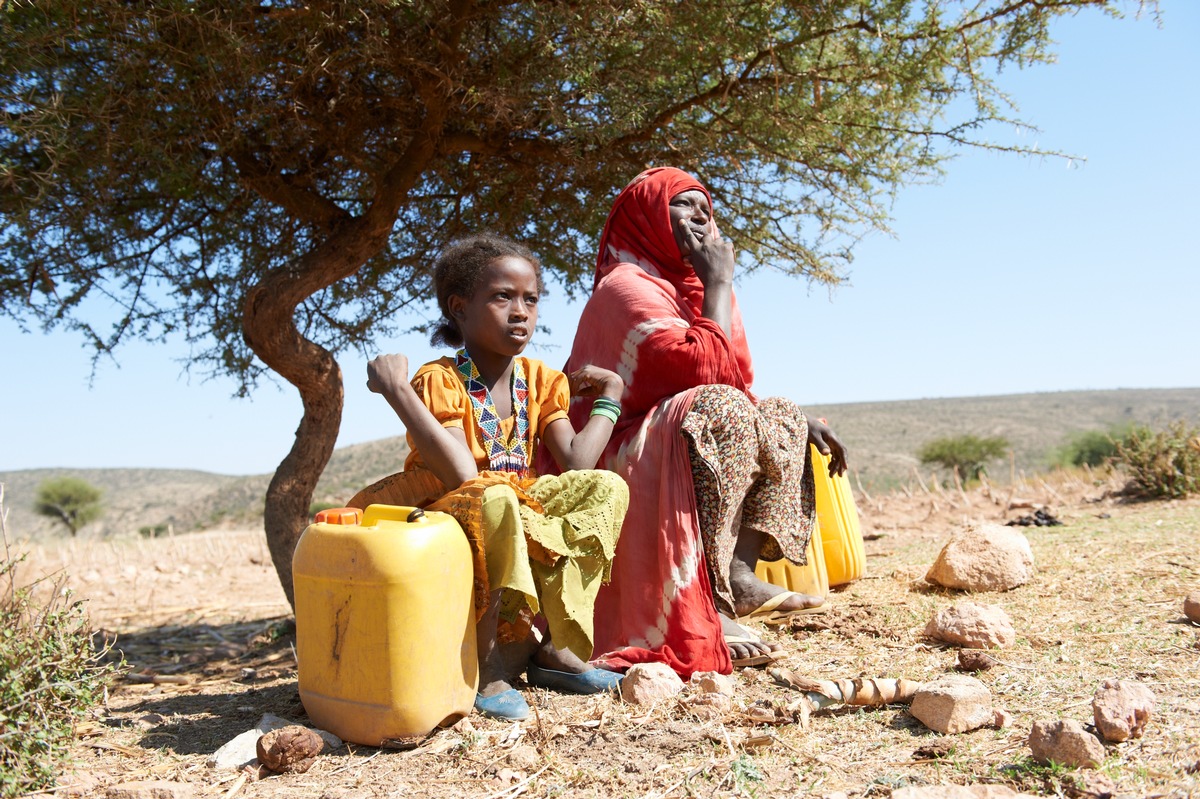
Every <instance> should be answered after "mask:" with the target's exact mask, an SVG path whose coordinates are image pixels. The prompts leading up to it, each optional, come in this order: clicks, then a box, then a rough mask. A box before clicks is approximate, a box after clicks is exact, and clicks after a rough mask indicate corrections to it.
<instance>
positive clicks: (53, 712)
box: [0, 486, 115, 799]
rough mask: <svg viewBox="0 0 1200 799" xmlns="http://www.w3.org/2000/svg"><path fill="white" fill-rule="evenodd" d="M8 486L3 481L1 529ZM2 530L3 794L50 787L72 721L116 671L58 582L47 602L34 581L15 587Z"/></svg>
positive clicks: (68, 740)
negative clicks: (104, 661)
mask: <svg viewBox="0 0 1200 799" xmlns="http://www.w3.org/2000/svg"><path fill="white" fill-rule="evenodd" d="M2 526H3V487H2V486H0V528H2ZM22 559H23V558H21V557H13V556H12V555H11V554H10V552H9V549H8V537H7V534H5V536H4V562H3V564H2V565H0V586H4V594H3V596H2V597H0V674H2V675H4V677H3V679H0V797H2V798H3V799H8V797H15V796H21V795H24V794H27V793H30V792H32V791H40V790H43V789H46V788H50V787H52V786H53V785H54V781H55V779H56V778H57V776H58V774H59V773H60V771H61V769H60V767H59V765H60V763H61V762H62V760H64V759H65V757H66V755H67V751H68V747H69V746H70V743H71V740H72V738H73V737H74V724H75V722H76V721H78V720H79V719H81V718H82V717H83V715H84V714H85V713H86V712H87V710H88V708H90V707H92V706H93V705H95V704H97V703H98V702H100V701H101V700H102V699H103V697H104V688H105V686H106V685H107V684H108V681H109V679H110V677H111V675H112V672H113V671H114V668H115V667H114V666H113V665H111V664H102V663H101V656H100V655H98V654H96V653H95V652H94V651H93V650H92V641H91V635H90V631H89V625H88V620H87V616H86V614H85V613H84V610H83V605H82V603H81V602H78V601H73V600H72V599H71V596H70V593H69V592H66V591H64V590H63V586H62V585H61V584H55V585H53V586H52V588H53V589H54V590H53V591H52V592H49V599H48V601H47V604H46V605H45V606H39V605H38V604H37V603H36V602H35V601H34V596H33V593H34V588H35V587H36V586H37V583H34V584H32V585H27V586H24V587H18V585H17V579H16V567H17V565H18V564H19V563H20V562H21V560H22Z"/></svg>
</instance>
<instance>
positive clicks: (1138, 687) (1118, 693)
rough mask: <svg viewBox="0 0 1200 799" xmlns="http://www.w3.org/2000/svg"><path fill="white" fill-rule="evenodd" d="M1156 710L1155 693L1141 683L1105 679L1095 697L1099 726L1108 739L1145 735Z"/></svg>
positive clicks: (1124, 739)
mask: <svg viewBox="0 0 1200 799" xmlns="http://www.w3.org/2000/svg"><path fill="white" fill-rule="evenodd" d="M1153 713H1154V694H1153V693H1152V692H1151V691H1150V689H1149V688H1147V687H1146V686H1144V685H1142V684H1141V683H1140V682H1133V681H1131V680H1105V681H1104V682H1103V683H1102V684H1101V685H1100V687H1099V688H1097V689H1096V694H1095V696H1093V697H1092V716H1093V717H1094V718H1095V720H1096V729H1097V730H1099V731H1100V734H1101V735H1102V736H1104V740H1106V741H1113V742H1119V741H1128V740H1129V739H1130V738H1141V737H1142V730H1144V729H1145V728H1146V722H1148V721H1150V716H1151V715H1152V714H1153Z"/></svg>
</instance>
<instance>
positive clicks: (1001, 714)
mask: <svg viewBox="0 0 1200 799" xmlns="http://www.w3.org/2000/svg"><path fill="white" fill-rule="evenodd" d="M1012 721H1013V716H1012V713H1009V712H1008V711H1007V710H1003V709H1001V708H996V710H995V711H994V712H993V713H992V726H993V727H995V728H996V729H997V730H1003V729H1005V728H1006V727H1011V726H1012Z"/></svg>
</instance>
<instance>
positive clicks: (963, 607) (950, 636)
mask: <svg viewBox="0 0 1200 799" xmlns="http://www.w3.org/2000/svg"><path fill="white" fill-rule="evenodd" d="M925 635H926V636H927V637H929V638H934V639H936V640H938V641H945V642H947V643H950V644H954V645H956V646H965V647H968V648H970V649H1003V648H1004V647H1007V646H1011V645H1012V644H1013V643H1015V642H1016V640H1017V631H1016V629H1014V628H1013V624H1012V620H1011V619H1010V618H1009V617H1008V613H1007V612H1005V610H1004V608H1002V607H1000V606H999V605H981V604H979V603H977V602H970V601H965V602H958V603H956V604H954V605H952V606H951V607H949V608H945V609H943V610H939V611H938V612H937V613H935V614H934V616H933V618H932V619H930V620H929V623H928V624H927V625H925Z"/></svg>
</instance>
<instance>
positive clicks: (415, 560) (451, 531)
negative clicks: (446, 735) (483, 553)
mask: <svg viewBox="0 0 1200 799" xmlns="http://www.w3.org/2000/svg"><path fill="white" fill-rule="evenodd" d="M359 513H361V514H362V515H361V518H360V516H359ZM360 522H361V523H360ZM292 585H293V587H294V589H295V599H296V657H297V660H298V666H299V669H298V670H299V683H300V700H301V702H303V703H304V709H305V710H306V711H307V712H308V716H309V718H310V719H311V720H312V722H313V724H314V725H315V726H317V727H319V728H321V729H324V730H328V731H329V732H332V733H333V734H335V735H337V736H338V737H340V738H342V739H344V740H347V741H352V742H354V743H358V744H365V745H367V746H387V745H400V746H404V745H411V744H412V743H413V742H414V739H417V740H419V739H420V738H423V737H425V736H426V735H428V734H429V732H430V731H431V730H433V728H434V727H437V726H445V725H449V724H453V723H454V722H455V721H457V720H458V719H460V718H462V717H463V716H465V715H467V714H469V713H470V712H471V710H472V709H473V707H474V701H475V691H476V688H477V685H478V682H479V662H478V658H477V653H476V647H475V602H474V596H473V591H472V585H473V573H472V568H471V550H470V545H469V544H468V543H467V538H466V536H465V535H464V534H463V532H462V529H461V528H460V527H459V526H458V522H456V521H455V520H454V517H452V516H449V515H447V514H445V513H437V512H433V511H430V512H428V513H426V512H425V511H423V510H421V509H419V508H411V507H400V506H395V505H370V506H368V507H367V509H366V511H365V512H355V511H354V509H347V508H339V509H335V510H332V511H322V512H321V513H320V514H318V515H317V518H316V520H315V521H314V522H313V524H311V525H309V527H308V528H307V529H306V530H305V531H304V533H303V534H302V535H301V536H300V540H299V542H297V544H296V552H295V554H294V555H293V557H292Z"/></svg>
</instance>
